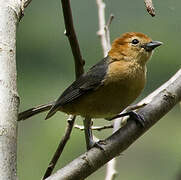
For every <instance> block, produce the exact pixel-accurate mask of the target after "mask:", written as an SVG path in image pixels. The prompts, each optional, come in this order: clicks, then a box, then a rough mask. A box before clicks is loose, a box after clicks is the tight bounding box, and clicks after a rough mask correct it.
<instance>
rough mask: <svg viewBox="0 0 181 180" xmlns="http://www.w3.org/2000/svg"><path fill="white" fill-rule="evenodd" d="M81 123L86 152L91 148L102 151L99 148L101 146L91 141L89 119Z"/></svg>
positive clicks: (90, 122) (90, 121)
mask: <svg viewBox="0 0 181 180" xmlns="http://www.w3.org/2000/svg"><path fill="white" fill-rule="evenodd" d="M83 122H84V133H85V140H86V145H87V150H89V149H91V148H92V147H98V148H100V149H101V150H102V149H103V148H102V147H101V145H100V144H99V143H98V142H95V141H94V140H93V135H92V129H91V126H92V120H91V118H89V117H86V118H85V119H84V121H83Z"/></svg>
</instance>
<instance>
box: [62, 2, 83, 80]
mask: <svg viewBox="0 0 181 180" xmlns="http://www.w3.org/2000/svg"><path fill="white" fill-rule="evenodd" d="M61 2H62V9H63V16H64V21H65V29H66V33H65V34H66V36H67V37H68V39H69V43H70V46H71V49H72V54H73V56H74V62H75V74H76V77H79V76H80V75H82V74H83V72H84V68H83V66H84V64H85V62H84V60H83V59H82V55H81V52H80V48H79V43H78V40H77V36H76V34H75V30H74V26H73V19H72V12H71V7H70V0H61Z"/></svg>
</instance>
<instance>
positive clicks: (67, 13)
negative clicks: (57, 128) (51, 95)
mask: <svg viewBox="0 0 181 180" xmlns="http://www.w3.org/2000/svg"><path fill="white" fill-rule="evenodd" d="M61 3H62V9H63V15H64V22H65V29H66V35H67V37H68V39H69V43H70V46H71V50H72V54H73V56H74V64H75V74H76V79H77V78H78V77H79V76H81V75H82V74H83V72H84V68H83V66H84V63H85V62H84V61H83V59H82V55H81V52H80V48H79V44H78V40H77V36H76V33H75V30H74V25H73V18H72V12H71V7H70V0H61ZM51 106H52V103H49V104H47V105H45V106H44V107H43V106H41V108H40V109H39V111H38V110H37V108H36V110H37V111H36V112H37V113H40V112H43V111H46V110H48V109H49V108H50V107H51ZM28 112H29V114H31V112H33V111H31V110H30V111H28ZM34 112H35V111H34ZM25 114H27V113H25ZM31 115H32V114H31ZM75 118H76V116H72V115H70V116H69V118H68V120H67V121H68V126H67V128H66V131H65V135H64V136H63V138H62V139H61V140H60V143H59V146H58V148H57V150H56V152H55V154H54V155H53V158H52V160H51V161H50V163H49V166H48V168H47V170H46V172H45V174H44V177H43V179H45V178H47V177H48V176H50V175H51V173H52V171H53V169H54V167H55V165H56V163H57V161H58V159H59V157H60V155H61V154H62V152H63V149H64V147H65V145H66V143H67V142H68V140H69V137H70V134H71V132H72V128H73V126H74V122H75Z"/></svg>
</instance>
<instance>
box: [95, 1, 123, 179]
mask: <svg viewBox="0 0 181 180" xmlns="http://www.w3.org/2000/svg"><path fill="white" fill-rule="evenodd" d="M96 2H97V8H98V20H99V31H98V33H97V34H98V35H99V37H100V39H101V46H102V50H103V54H104V57H105V56H107V54H108V51H109V50H110V49H111V43H110V31H109V27H110V25H111V23H112V20H113V18H114V16H113V15H112V14H111V15H110V17H109V20H108V22H107V24H105V6H106V5H105V3H104V2H103V0H96ZM117 121H118V120H115V121H114V125H113V132H115V131H116V130H118V129H119V128H120V123H119V124H118V122H117ZM116 174H117V173H116V159H115V158H113V159H112V160H111V161H109V162H108V163H107V170H106V178H105V180H114V179H115V176H116Z"/></svg>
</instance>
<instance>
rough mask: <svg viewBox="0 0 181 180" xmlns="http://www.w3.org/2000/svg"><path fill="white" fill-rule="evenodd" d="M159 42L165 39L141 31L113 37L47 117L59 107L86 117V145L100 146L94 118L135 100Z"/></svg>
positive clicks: (123, 107)
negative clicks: (106, 49) (94, 134)
mask: <svg viewBox="0 0 181 180" xmlns="http://www.w3.org/2000/svg"><path fill="white" fill-rule="evenodd" d="M160 45H162V42H160V41H153V40H152V39H151V38H150V37H148V36H147V35H145V34H143V33H140V32H127V33H124V34H122V35H121V36H120V37H118V38H117V39H115V40H114V41H113V43H112V46H111V49H110V51H109V52H108V55H107V56H106V57H105V58H103V59H102V60H101V61H99V62H98V63H97V64H95V65H94V66H92V67H91V68H90V69H89V70H88V71H87V72H86V73H84V74H82V75H81V76H80V77H79V78H78V79H77V80H75V81H74V82H73V83H72V84H71V85H70V86H69V87H68V88H67V89H66V90H65V91H64V92H63V93H62V94H61V96H60V97H59V98H58V99H57V100H56V101H55V103H54V104H53V105H52V107H51V109H50V111H49V112H48V114H47V116H46V118H45V119H48V118H50V117H51V116H53V115H54V114H55V113H56V112H57V111H62V112H64V113H66V114H72V115H80V116H82V117H84V118H85V119H84V121H83V122H84V128H85V136H86V143H87V149H88V150H89V149H90V148H92V147H93V146H97V145H98V144H97V142H95V141H94V140H93V137H92V132H91V119H92V118H105V119H109V118H112V117H114V116H116V115H117V114H119V113H120V112H121V111H123V110H124V109H125V108H126V107H128V106H129V105H130V104H131V103H133V102H134V100H135V99H136V98H137V97H138V96H139V95H140V93H141V92H142V90H143V88H144V86H145V83H146V72H147V68H146V63H147V61H148V60H149V59H150V57H151V56H152V54H153V51H154V49H155V48H156V47H158V46H160ZM131 114H135V113H133V112H130V115H131ZM127 115H128V114H127ZM138 118H139V117H138ZM140 121H141V120H140ZM98 146H99V145H98Z"/></svg>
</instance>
